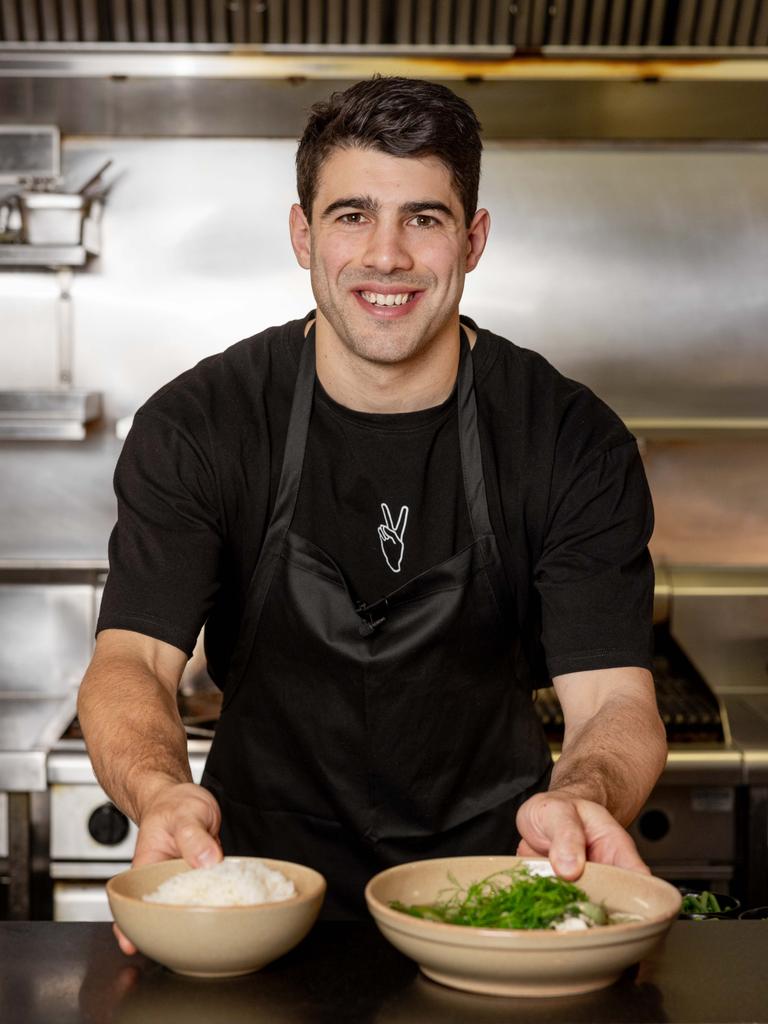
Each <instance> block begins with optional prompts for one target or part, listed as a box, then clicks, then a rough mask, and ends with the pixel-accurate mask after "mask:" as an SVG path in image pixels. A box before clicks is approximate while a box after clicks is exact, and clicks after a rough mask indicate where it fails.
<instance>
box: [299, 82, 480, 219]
mask: <svg viewBox="0 0 768 1024" xmlns="http://www.w3.org/2000/svg"><path fill="white" fill-rule="evenodd" d="M480 131H481V126H480V122H479V121H478V119H477V117H476V115H475V112H474V111H473V110H472V108H471V107H470V105H469V104H468V103H466V102H465V101H464V100H462V99H460V97H458V96H457V95H456V93H454V92H452V91H451V90H450V89H448V88H446V87H445V86H444V85H438V84H437V83H436V82H424V81H421V80H420V79H414V78H396V77H382V76H381V75H374V76H373V78H371V79H367V80H366V81H363V82H357V83H356V84H355V85H352V86H350V87H349V88H348V89H345V90H344V92H334V93H332V94H331V96H330V98H329V99H328V100H327V101H325V102H323V103H315V104H314V106H313V107H312V109H311V113H310V117H309V120H308V122H307V126H306V128H305V129H304V134H303V135H302V137H301V141H300V142H299V149H298V152H297V153H296V184H297V188H298V193H299V202H300V203H301V207H302V209H303V210H304V213H305V215H306V217H307V220H310V221H311V219H312V204H313V202H314V200H315V196H316V194H317V182H318V178H319V175H320V169H321V167H322V164H323V162H324V161H325V160H326V159H327V158H328V156H329V155H330V153H331V151H332V150H334V149H348V148H351V147H352V146H359V147H361V148H363V149H377V150H380V151H381V152H382V153H389V154H390V156H400V157H425V156H435V157H437V158H438V159H439V160H441V161H442V162H443V163H444V164H445V166H446V167H447V168H448V170H449V171H450V173H451V180H452V184H453V187H454V189H455V191H456V194H457V195H458V197H459V198H460V199H461V203H462V206H463V207H464V216H465V219H466V223H467V225H469V224H470V222H471V220H472V218H473V217H474V215H475V211H476V210H477V189H478V185H479V183H480V154H481V152H482V149H483V144H482V142H481V141H480Z"/></svg>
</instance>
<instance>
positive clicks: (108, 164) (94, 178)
mask: <svg viewBox="0 0 768 1024" xmlns="http://www.w3.org/2000/svg"><path fill="white" fill-rule="evenodd" d="M111 166H112V161H111V160H106V161H105V162H104V163H103V164H102V165H101V167H100V168H99V169H98V171H96V173H95V174H92V175H91V176H90V178H87V179H86V181H85V184H84V185H81V186H80V188H79V189H78V190H77V194H78V195H81V196H83V195H85V193H86V192H87V191H88V189H89V188H90V187H91V185H95V184H96V182H97V181H99V180H100V179H101V176H102V175H103V174H104V171H106V170H109V168H110V167H111Z"/></svg>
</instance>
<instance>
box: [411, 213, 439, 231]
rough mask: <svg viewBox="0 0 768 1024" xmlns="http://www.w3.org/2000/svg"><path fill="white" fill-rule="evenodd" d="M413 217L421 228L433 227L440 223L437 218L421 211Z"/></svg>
mask: <svg viewBox="0 0 768 1024" xmlns="http://www.w3.org/2000/svg"><path fill="white" fill-rule="evenodd" d="M413 219H414V220H415V221H416V226H417V227H419V228H433V227H435V225H436V224H437V223H438V221H437V218H436V217H431V216H430V215H429V214H428V213H420V214H418V215H417V216H416V217H414V218H413Z"/></svg>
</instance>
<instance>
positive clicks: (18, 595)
mask: <svg viewBox="0 0 768 1024" xmlns="http://www.w3.org/2000/svg"><path fill="white" fill-rule="evenodd" d="M93 629H94V621H93V588H92V587H90V586H86V585H83V586H78V585H76V584H62V585H53V584H52V585H50V586H46V585H44V584H0V693H5V694H9V693H16V694H21V695H27V696H28V695H31V694H35V693H37V694H53V695H58V694H62V693H66V692H67V691H68V690H70V689H71V688H72V687H76V686H77V685H78V684H79V682H80V680H81V679H82V676H83V672H84V671H85V668H86V666H87V664H88V660H89V658H90V654H91V650H92V647H93V641H92V636H93ZM1 728H2V727H1V726H0V729H1ZM12 739H13V738H12V737H4V741H3V743H0V746H3V745H4V746H6V747H7V746H8V743H7V742H5V741H11V742H12Z"/></svg>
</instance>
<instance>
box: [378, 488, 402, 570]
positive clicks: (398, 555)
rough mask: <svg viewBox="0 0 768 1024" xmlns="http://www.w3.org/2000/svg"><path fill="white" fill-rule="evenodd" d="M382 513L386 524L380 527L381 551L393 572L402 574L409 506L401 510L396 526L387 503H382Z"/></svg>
mask: <svg viewBox="0 0 768 1024" xmlns="http://www.w3.org/2000/svg"><path fill="white" fill-rule="evenodd" d="M381 513H382V515H383V516H384V522H383V523H382V524H381V525H380V526H379V542H380V543H381V550H382V553H383V555H384V557H385V558H386V560H387V565H388V566H389V568H390V569H391V570H392V572H400V566H401V565H402V563H403V552H404V551H405V545H404V544H403V536H404V534H405V526H406V523H407V522H408V506H407V505H403V507H402V508H401V509H400V515H399V516H398V517H397V523H396V524H395V523H393V522H392V513H391V512H390V511H389V505H387V503H386V502H385V501H382V503H381Z"/></svg>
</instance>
